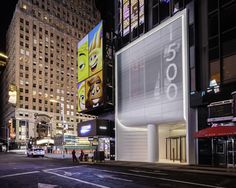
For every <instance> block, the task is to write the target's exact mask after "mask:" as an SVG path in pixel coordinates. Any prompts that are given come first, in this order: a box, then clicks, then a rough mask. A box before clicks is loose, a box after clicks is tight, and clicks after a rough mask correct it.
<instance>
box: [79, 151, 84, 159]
mask: <svg viewBox="0 0 236 188" xmlns="http://www.w3.org/2000/svg"><path fill="white" fill-rule="evenodd" d="M83 158H84V151H83V150H81V153H80V157H79V160H80V161H83Z"/></svg>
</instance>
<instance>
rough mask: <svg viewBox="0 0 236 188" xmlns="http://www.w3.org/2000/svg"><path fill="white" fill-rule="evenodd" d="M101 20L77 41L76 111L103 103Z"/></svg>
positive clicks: (89, 108)
mask: <svg viewBox="0 0 236 188" xmlns="http://www.w3.org/2000/svg"><path fill="white" fill-rule="evenodd" d="M102 48H103V22H102V21H101V22H100V23H99V24H98V25H97V26H96V27H95V28H94V29H93V30H91V31H90V32H89V33H88V34H87V35H86V36H85V37H84V38H83V39H82V40H81V41H80V42H79V43H78V111H79V112H82V111H85V110H91V109H93V108H95V107H98V106H101V105H102V104H103V87H102V85H103V83H102V82H103V77H102V75H103V72H102V69H103V49H102Z"/></svg>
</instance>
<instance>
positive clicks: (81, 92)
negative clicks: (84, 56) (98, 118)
mask: <svg viewBox="0 0 236 188" xmlns="http://www.w3.org/2000/svg"><path fill="white" fill-rule="evenodd" d="M78 97H79V99H78V100H79V101H78V111H79V112H80V111H83V110H86V107H85V81H83V82H80V83H79V84H78Z"/></svg>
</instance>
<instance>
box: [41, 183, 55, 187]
mask: <svg viewBox="0 0 236 188" xmlns="http://www.w3.org/2000/svg"><path fill="white" fill-rule="evenodd" d="M54 187H58V185H52V184H45V183H38V188H54Z"/></svg>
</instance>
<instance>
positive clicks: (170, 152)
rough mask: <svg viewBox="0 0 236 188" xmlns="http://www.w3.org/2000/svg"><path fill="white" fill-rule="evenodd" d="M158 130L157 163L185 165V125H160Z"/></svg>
mask: <svg viewBox="0 0 236 188" xmlns="http://www.w3.org/2000/svg"><path fill="white" fill-rule="evenodd" d="M158 130H159V135H158V136H159V162H166V163H186V162H187V159H186V126H185V124H173V125H160V126H159V129H158ZM164 144H165V147H163V146H164Z"/></svg>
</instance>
